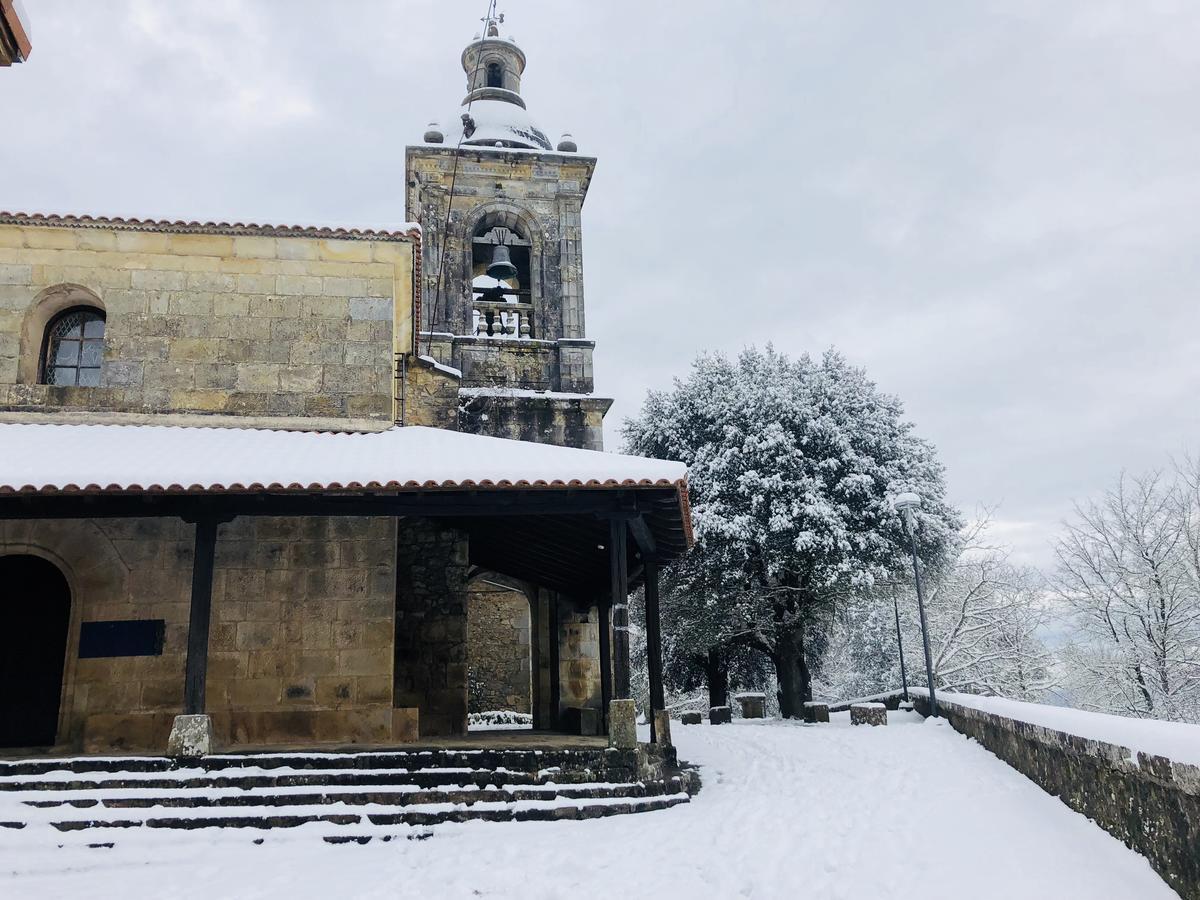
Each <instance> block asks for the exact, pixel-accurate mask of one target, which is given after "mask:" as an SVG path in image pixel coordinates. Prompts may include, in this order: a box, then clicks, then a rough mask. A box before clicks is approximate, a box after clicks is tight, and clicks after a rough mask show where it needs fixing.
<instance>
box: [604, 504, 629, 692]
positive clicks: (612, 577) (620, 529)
mask: <svg viewBox="0 0 1200 900" xmlns="http://www.w3.org/2000/svg"><path fill="white" fill-rule="evenodd" d="M628 533H629V525H628V523H627V521H626V520H625V519H624V518H618V519H612V520H611V521H610V522H609V537H608V558H609V563H610V565H609V587H610V589H611V591H612V623H613V699H614V700H628V699H629V560H628V552H629V545H628Z"/></svg>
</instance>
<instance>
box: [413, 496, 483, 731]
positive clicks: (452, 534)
mask: <svg viewBox="0 0 1200 900" xmlns="http://www.w3.org/2000/svg"><path fill="white" fill-rule="evenodd" d="M467 552H468V544H467V538H466V535H465V534H463V533H462V532H459V531H456V530H454V529H452V528H448V527H446V526H445V525H440V524H438V523H436V522H431V521H426V520H419V519H406V520H402V521H401V522H400V524H399V543H398V551H397V560H396V575H397V578H396V631H395V653H396V662H395V705H396V707H397V708H398V709H404V708H415V709H417V710H419V715H420V729H421V734H422V735H442V734H463V733H465V731H466V729H467V574H468V559H467Z"/></svg>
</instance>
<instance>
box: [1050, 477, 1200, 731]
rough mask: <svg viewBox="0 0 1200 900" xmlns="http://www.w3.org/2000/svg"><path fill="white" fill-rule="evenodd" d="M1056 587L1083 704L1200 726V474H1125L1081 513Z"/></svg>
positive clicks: (1067, 654) (1069, 533) (1064, 549)
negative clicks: (1071, 629)
mask: <svg viewBox="0 0 1200 900" xmlns="http://www.w3.org/2000/svg"><path fill="white" fill-rule="evenodd" d="M1056 553H1057V556H1058V569H1057V572H1056V574H1055V578H1054V586H1055V590H1056V592H1057V594H1058V596H1059V597H1060V598H1061V599H1062V601H1063V603H1064V604H1065V605H1066V607H1067V608H1068V609H1069V610H1070V612H1071V613H1072V619H1073V622H1074V624H1075V626H1076V628H1077V632H1076V639H1075V641H1074V642H1072V644H1071V645H1070V646H1068V647H1067V648H1066V649H1065V651H1064V653H1063V656H1064V661H1065V664H1066V667H1067V669H1068V672H1069V673H1070V676H1071V677H1070V681H1069V683H1068V687H1069V690H1070V694H1071V697H1072V699H1073V701H1074V702H1075V703H1077V704H1078V705H1080V706H1083V707H1085V708H1092V709H1098V710H1103V711H1107V712H1116V713H1121V714H1123V715H1131V716H1145V717H1149V718H1158V719H1172V720H1176V721H1189V722H1200V468H1198V467H1197V465H1196V463H1195V462H1194V461H1189V462H1187V463H1185V464H1184V465H1182V466H1180V467H1177V469H1176V470H1175V471H1174V472H1172V473H1162V472H1152V473H1150V474H1149V475H1146V476H1142V477H1131V476H1128V475H1122V476H1121V477H1120V479H1118V481H1117V483H1116V485H1115V486H1114V487H1113V488H1111V489H1110V490H1108V491H1107V492H1105V494H1104V495H1103V496H1102V497H1101V498H1100V499H1099V500H1096V501H1093V502H1089V503H1086V504H1081V505H1079V506H1077V507H1076V510H1075V516H1074V520H1073V521H1071V522H1069V523H1068V524H1067V526H1066V533H1065V534H1064V535H1063V537H1062V538H1061V539H1060V540H1059V541H1058V543H1057V546H1056Z"/></svg>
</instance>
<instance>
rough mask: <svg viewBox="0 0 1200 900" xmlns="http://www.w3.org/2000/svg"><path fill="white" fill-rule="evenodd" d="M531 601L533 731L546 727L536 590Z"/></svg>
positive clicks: (530, 659)
mask: <svg viewBox="0 0 1200 900" xmlns="http://www.w3.org/2000/svg"><path fill="white" fill-rule="evenodd" d="M528 600H529V711H530V712H531V713H533V730H534V731H540V730H542V729H544V728H545V727H546V723H545V722H543V721H542V611H541V609H540V608H539V606H540V604H539V603H538V592H537V590H536V589H535V590H534V591H533V596H532V597H528Z"/></svg>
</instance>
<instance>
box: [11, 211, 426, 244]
mask: <svg viewBox="0 0 1200 900" xmlns="http://www.w3.org/2000/svg"><path fill="white" fill-rule="evenodd" d="M0 224H5V225H23V226H46V227H57V228H113V229H117V230H124V231H157V232H165V233H168V234H229V235H256V236H263V237H323V238H335V239H338V240H351V241H355V240H357V241H412V240H418V241H419V240H420V238H421V227H420V225H418V224H416V223H415V222H406V223H404V224H403V225H402V226H400V228H399V229H396V230H373V229H369V228H363V229H359V228H339V227H325V226H314V225H259V224H256V223H253V222H245V223H244V222H185V221H183V220H167V219H134V218H119V217H117V218H110V217H108V216H72V215H65V216H62V215H53V214H46V213H24V212H0Z"/></svg>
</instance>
